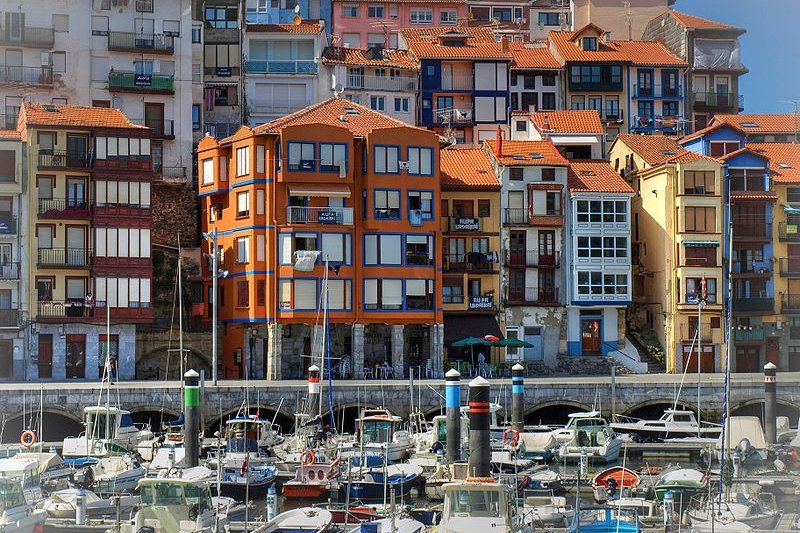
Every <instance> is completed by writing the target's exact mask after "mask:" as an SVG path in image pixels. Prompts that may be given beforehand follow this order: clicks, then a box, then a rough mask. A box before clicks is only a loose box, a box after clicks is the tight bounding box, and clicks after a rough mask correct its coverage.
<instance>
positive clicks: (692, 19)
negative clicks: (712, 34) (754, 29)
mask: <svg viewBox="0 0 800 533" xmlns="http://www.w3.org/2000/svg"><path fill="white" fill-rule="evenodd" d="M667 14H668V15H669V16H671V17H672V18H674V19H675V20H676V21H678V23H679V24H680V25H681V26H683V27H685V28H697V29H718V30H727V29H730V28H733V26H731V25H730V24H724V23H722V22H716V21H714V20H709V19H704V18H701V17H696V16H694V15H689V14H686V13H681V12H680V11H675V10H672V9H670V10H667Z"/></svg>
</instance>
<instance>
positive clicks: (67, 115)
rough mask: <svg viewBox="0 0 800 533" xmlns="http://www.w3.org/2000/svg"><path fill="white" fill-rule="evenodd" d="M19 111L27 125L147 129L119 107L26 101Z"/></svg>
mask: <svg viewBox="0 0 800 533" xmlns="http://www.w3.org/2000/svg"><path fill="white" fill-rule="evenodd" d="M21 113H22V114H24V120H25V124H27V125H28V126H50V127H58V126H64V127H77V128H135V129H147V128H145V127H144V126H139V125H137V124H133V123H132V122H131V121H130V120H129V119H128V117H126V116H125V114H124V113H123V112H122V111H120V110H119V109H114V108H107V107H83V106H76V105H51V104H34V103H30V102H26V103H25V104H24V106H23V108H22V111H21Z"/></svg>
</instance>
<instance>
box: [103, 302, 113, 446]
mask: <svg viewBox="0 0 800 533" xmlns="http://www.w3.org/2000/svg"><path fill="white" fill-rule="evenodd" d="M105 367H106V368H105V372H104V373H105V375H106V379H107V385H106V387H107V390H106V439H108V438H110V428H111V405H110V404H111V306H110V305H109V302H106V364H105ZM101 388H102V387H101Z"/></svg>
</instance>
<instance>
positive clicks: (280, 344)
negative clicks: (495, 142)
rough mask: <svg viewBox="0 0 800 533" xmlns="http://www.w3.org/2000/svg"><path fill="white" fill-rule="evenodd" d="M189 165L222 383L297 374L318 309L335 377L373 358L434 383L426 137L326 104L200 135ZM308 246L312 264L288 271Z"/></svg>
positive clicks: (311, 345)
mask: <svg viewBox="0 0 800 533" xmlns="http://www.w3.org/2000/svg"><path fill="white" fill-rule="evenodd" d="M198 164H199V167H200V169H201V172H200V174H201V176H200V182H199V195H200V197H201V204H202V227H203V231H213V230H216V231H217V232H218V235H219V237H218V245H219V249H218V250H216V251H215V250H213V249H211V250H208V251H209V253H212V254H213V253H217V254H218V258H219V261H220V266H221V268H222V269H224V270H225V271H227V273H228V275H227V277H225V278H224V279H221V280H220V287H219V313H220V315H219V316H220V319H221V322H222V330H221V331H222V336H223V346H224V348H223V352H222V356H221V365H222V369H221V373H220V375H221V376H227V377H237V376H243V375H244V374H245V373H246V372H247V373H248V374H249V375H251V376H257V377H261V376H266V378H267V379H271V380H277V379H297V378H300V377H302V376H303V375H304V372H305V369H306V368H307V367H308V366H309V362H310V361H311V359H310V358H311V356H315V357H318V356H319V355H320V353H321V351H320V350H321V339H322V337H321V335H322V331H323V324H322V322H321V319H322V317H323V314H322V313H321V312H320V311H321V310H320V308H319V305H320V302H326V305H327V309H328V317H329V321H330V330H329V331H330V343H329V344H328V346H329V347H330V351H331V355H332V356H333V357H335V358H337V359H336V361H339V364H337V369H336V372H338V373H339V375H343V376H347V377H359V378H363V377H365V375H369V376H372V375H373V374H372V369H373V368H374V367H375V365H376V364H378V365H379V366H382V365H383V362H384V361H385V362H386V364H387V365H388V366H391V368H392V369H393V370H392V375H393V376H394V377H402V376H404V375H406V373H407V371H408V368H409V367H412V366H413V367H420V368H427V367H430V368H431V370H432V371H433V372H435V373H436V374H435V375H441V372H442V353H441V346H442V342H443V322H442V300H441V294H442V290H441V286H442V263H441V258H442V251H441V231H440V222H439V219H438V216H437V213H436V208H437V207H438V206H439V205H440V203H439V202H440V184H439V172H440V162H439V139H438V137H437V136H436V134H434V133H433V132H430V131H427V130H423V129H421V128H416V127H413V126H409V125H408V124H405V123H403V122H400V121H398V120H395V119H392V118H390V117H387V116H385V115H382V114H380V113H377V112H375V111H372V110H370V109H369V108H367V107H364V106H361V105H359V104H355V103H353V102H350V101H347V100H345V99H337V98H332V99H328V100H325V101H323V102H320V103H318V104H314V105H312V106H309V107H307V108H305V109H302V110H300V111H297V112H295V113H293V114H290V115H287V116H285V117H283V118H280V119H277V120H274V121H272V122H268V123H266V124H262V125H259V126H256V127H255V128H249V127H242V128H241V129H240V130H239V131H237V132H236V134H235V135H233V136H231V137H228V138H224V139H219V140H217V139H215V138H213V137H211V136H207V137H206V138H204V139H203V140H202V141H201V142H200V144H199V146H198ZM272 221H275V222H274V223H273V222H272ZM307 251H319V252H320V255H319V256H318V257H317V258H316V260H312V261H310V262H309V263H310V264H306V265H305V266H302V265H300V264H297V261H298V259H299V258H300V257H301V256H303V252H307ZM326 265H327V267H328V268H326ZM205 273H206V275H209V274H210V273H209V272H208V270H206V271H205ZM207 279H208V278H207ZM325 279H328V282H327V295H326V296H324V297H322V296H321V294H322V292H321V291H323V290H324V289H325V287H326V284H325V282H324V280H325ZM208 285H209V288H210V285H211V283H210V279H209V281H208ZM428 361H430V362H428ZM365 369H366V370H367V373H366V374H365Z"/></svg>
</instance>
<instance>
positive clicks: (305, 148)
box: [289, 141, 317, 172]
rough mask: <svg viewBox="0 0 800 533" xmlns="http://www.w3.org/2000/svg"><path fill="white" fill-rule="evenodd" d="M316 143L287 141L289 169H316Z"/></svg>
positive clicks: (299, 170) (295, 170)
mask: <svg viewBox="0 0 800 533" xmlns="http://www.w3.org/2000/svg"><path fill="white" fill-rule="evenodd" d="M315 154H316V145H315V144H314V143H311V142H301V141H290V142H289V171H291V172H314V171H316V170H317V162H316V160H315V157H316V155H315Z"/></svg>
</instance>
